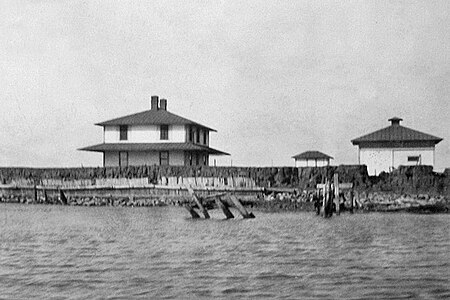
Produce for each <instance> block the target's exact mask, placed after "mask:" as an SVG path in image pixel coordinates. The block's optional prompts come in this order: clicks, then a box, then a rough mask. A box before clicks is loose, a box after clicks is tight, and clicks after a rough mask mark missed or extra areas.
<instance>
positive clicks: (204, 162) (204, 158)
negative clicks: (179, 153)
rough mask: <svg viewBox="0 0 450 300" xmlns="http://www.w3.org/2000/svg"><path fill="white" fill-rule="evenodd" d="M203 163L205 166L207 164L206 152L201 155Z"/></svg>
mask: <svg viewBox="0 0 450 300" xmlns="http://www.w3.org/2000/svg"><path fill="white" fill-rule="evenodd" d="M203 165H204V166H207V165H208V155H207V154H205V155H204V156H203Z"/></svg>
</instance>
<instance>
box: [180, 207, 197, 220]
mask: <svg viewBox="0 0 450 300" xmlns="http://www.w3.org/2000/svg"><path fill="white" fill-rule="evenodd" d="M184 207H185V208H186V209H187V211H188V212H189V213H190V214H191V217H192V219H199V218H200V215H199V214H198V213H197V212H196V211H195V209H194V208H193V207H192V206H191V205H190V204H186V205H185V206H184Z"/></svg>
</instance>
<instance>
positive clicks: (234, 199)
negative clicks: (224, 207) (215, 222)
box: [227, 194, 255, 219]
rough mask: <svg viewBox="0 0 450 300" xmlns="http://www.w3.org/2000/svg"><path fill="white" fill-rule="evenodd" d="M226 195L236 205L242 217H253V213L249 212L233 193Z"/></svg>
mask: <svg viewBox="0 0 450 300" xmlns="http://www.w3.org/2000/svg"><path fill="white" fill-rule="evenodd" d="M227 197H228V199H229V200H230V201H231V202H232V203H233V204H234V206H236V209H237V210H238V211H239V213H240V214H241V215H242V217H244V219H253V218H255V215H254V214H253V213H249V212H248V211H247V210H246V209H245V207H244V205H242V203H241V201H239V199H238V198H237V197H236V196H235V195H230V194H227Z"/></svg>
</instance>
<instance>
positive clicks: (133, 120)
mask: <svg viewBox="0 0 450 300" xmlns="http://www.w3.org/2000/svg"><path fill="white" fill-rule="evenodd" d="M95 125H99V126H109V125H195V126H200V127H203V128H205V129H208V130H210V131H216V130H215V129H212V128H209V127H207V126H205V125H202V124H199V123H197V122H194V121H191V120H188V119H186V118H183V117H180V116H178V115H176V114H173V113H171V112H168V111H167V110H163V109H159V110H156V109H153V110H152V109H150V110H146V111H143V112H139V113H136V114H132V115H127V116H124V117H120V118H116V119H112V120H108V121H104V122H101V123H97V124H95Z"/></svg>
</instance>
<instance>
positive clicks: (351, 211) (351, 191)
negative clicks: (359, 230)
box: [350, 189, 353, 213]
mask: <svg viewBox="0 0 450 300" xmlns="http://www.w3.org/2000/svg"><path fill="white" fill-rule="evenodd" d="M350 213H353V189H351V190H350Z"/></svg>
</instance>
